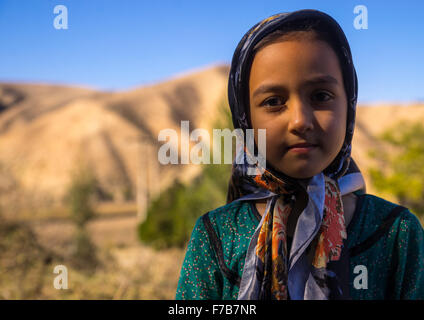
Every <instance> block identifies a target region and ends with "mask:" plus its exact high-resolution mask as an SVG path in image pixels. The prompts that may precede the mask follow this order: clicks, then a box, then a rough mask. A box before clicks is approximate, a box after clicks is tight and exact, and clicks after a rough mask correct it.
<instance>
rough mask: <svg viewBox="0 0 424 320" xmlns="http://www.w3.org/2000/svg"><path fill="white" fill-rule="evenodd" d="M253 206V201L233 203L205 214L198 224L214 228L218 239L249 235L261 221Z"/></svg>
mask: <svg viewBox="0 0 424 320" xmlns="http://www.w3.org/2000/svg"><path fill="white" fill-rule="evenodd" d="M253 206H254V204H253V202H251V201H233V202H231V203H227V204H225V205H223V206H221V207H218V208H216V209H213V210H211V211H209V212H207V213H205V214H204V215H202V216H201V217H200V218H199V219H198V220H199V221H198V223H200V221H201V222H202V224H203V226H204V227H205V228H206V229H208V227H209V228H213V229H214V231H215V232H216V233H217V236H218V237H225V236H228V235H230V234H233V233H236V234H244V235H249V234H250V233H251V232H252V230H253V231H254V229H255V228H256V226H257V224H258V222H259V220H260V216H259V219H258V216H257V213H256V212H255V211H254V210H253Z"/></svg>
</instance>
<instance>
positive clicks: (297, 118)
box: [288, 99, 313, 133]
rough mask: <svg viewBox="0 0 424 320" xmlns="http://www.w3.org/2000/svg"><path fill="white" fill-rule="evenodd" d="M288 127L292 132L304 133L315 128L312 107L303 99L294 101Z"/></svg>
mask: <svg viewBox="0 0 424 320" xmlns="http://www.w3.org/2000/svg"><path fill="white" fill-rule="evenodd" d="M289 109H291V112H290V122H289V126H288V129H289V131H290V132H292V133H304V132H306V131H308V130H311V129H312V128H313V124H312V119H313V114H312V110H311V107H310V106H309V105H308V104H307V103H306V102H304V101H302V100H301V99H296V100H294V101H293V102H292V104H291V106H289Z"/></svg>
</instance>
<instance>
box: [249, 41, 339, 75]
mask: <svg viewBox="0 0 424 320" xmlns="http://www.w3.org/2000/svg"><path fill="white" fill-rule="evenodd" d="M313 74H317V75H330V76H332V77H333V78H336V79H337V80H339V81H340V82H341V81H342V71H341V68H340V64H339V61H338V57H337V55H336V53H335V52H334V51H333V50H332V49H331V47H330V46H329V45H327V44H326V43H325V42H323V41H284V42H276V43H273V44H270V45H268V46H266V47H264V48H262V49H261V50H260V51H259V52H257V54H256V55H255V57H254V59H253V62H252V65H251V72H250V81H252V80H253V81H256V80H258V79H259V80H260V79H270V78H274V79H280V80H289V78H290V79H296V78H298V77H300V78H305V77H307V78H310V76H311V75H313Z"/></svg>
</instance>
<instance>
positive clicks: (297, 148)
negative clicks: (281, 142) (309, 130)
mask: <svg viewBox="0 0 424 320" xmlns="http://www.w3.org/2000/svg"><path fill="white" fill-rule="evenodd" d="M316 146H317V145H315V144H311V143H298V144H295V145H292V146H290V147H289V149H288V150H289V151H291V152H294V153H300V154H305V153H308V152H310V151H312V150H314V149H315V148H316Z"/></svg>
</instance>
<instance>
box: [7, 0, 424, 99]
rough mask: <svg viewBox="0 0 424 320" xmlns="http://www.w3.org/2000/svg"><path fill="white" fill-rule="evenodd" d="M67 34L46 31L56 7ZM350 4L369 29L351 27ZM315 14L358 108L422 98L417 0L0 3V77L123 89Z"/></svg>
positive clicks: (423, 48) (212, 58) (422, 20)
mask: <svg viewBox="0 0 424 320" xmlns="http://www.w3.org/2000/svg"><path fill="white" fill-rule="evenodd" d="M59 4H62V5H65V6H66V7H67V8H68V27H69V28H68V29H67V30H56V29H55V28H54V27H53V20H54V18H55V14H54V13H53V8H54V7H55V6H56V5H59ZM356 5H365V6H366V7H367V9H368V29H367V30H356V29H355V28H354V26H353V20H354V18H355V14H354V12H353V8H354V7H355V6H356ZM305 8H310V9H318V10H322V11H324V12H326V13H328V14H330V15H331V16H333V17H334V18H335V19H336V20H337V21H338V22H339V24H340V25H341V26H342V28H343V30H344V31H345V33H346V36H347V38H348V40H349V42H350V45H351V48H352V53H353V57H354V62H355V66H356V69H357V73H358V78H359V101H360V102H366V103H371V102H384V101H390V102H405V103H407V102H411V101H418V100H419V101H424V91H423V89H424V80H423V79H424V77H423V75H424V63H423V62H422V60H423V58H424V16H423V12H424V1H419V0H415V1H414V0H404V1H376V0H366V1H359V0H357V1H349V0H348V1H332V0H327V1H326V0H314V1H312V0H310V1H303V0H296V1H295V0H290V1H283V0H280V1H249V0H244V1H238V0H237V1H232V0H226V1H218V0H214V1H199V0H197V1H186V0H170V1H152V0H148V1H145V0H141V1H140V0H139V1H136V0H119V1H118V0H54V1H52V0H0V43H1V47H0V48H1V49H0V81H2V82H4V81H13V82H20V81H25V82H43V83H60V84H70V85H82V86H89V87H92V88H96V89H100V90H125V89H129V88H133V87H136V86H140V85H146V84H151V83H155V82H158V81H162V80H166V79H167V78H169V77H172V76H174V75H176V74H179V73H182V72H185V71H188V70H190V69H197V68H201V67H204V66H207V65H211V64H214V63H220V62H221V63H222V62H223V63H230V61H231V58H232V54H233V51H234V49H235V47H236V45H237V43H238V41H239V40H240V39H241V37H242V36H243V34H244V33H245V32H246V31H247V30H248V29H249V28H250V27H251V26H252V25H253V24H255V23H256V22H258V21H259V20H262V19H263V18H265V17H268V16H270V15H272V14H274V13H277V12H284V11H293V10H298V9H305Z"/></svg>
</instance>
